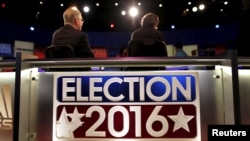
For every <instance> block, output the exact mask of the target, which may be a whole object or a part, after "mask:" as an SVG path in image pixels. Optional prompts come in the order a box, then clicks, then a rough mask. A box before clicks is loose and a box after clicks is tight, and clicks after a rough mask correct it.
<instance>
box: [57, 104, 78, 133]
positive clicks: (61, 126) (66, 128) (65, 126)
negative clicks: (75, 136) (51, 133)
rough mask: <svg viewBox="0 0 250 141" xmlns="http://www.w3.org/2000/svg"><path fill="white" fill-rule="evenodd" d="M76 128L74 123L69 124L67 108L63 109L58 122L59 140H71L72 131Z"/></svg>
mask: <svg viewBox="0 0 250 141" xmlns="http://www.w3.org/2000/svg"><path fill="white" fill-rule="evenodd" d="M73 127H75V124H74V123H71V122H69V120H68V117H67V112H66V110H65V107H63V110H62V113H61V115H60V117H59V120H58V121H57V122H56V135H57V137H59V138H71V137H72V135H71V132H70V129H71V128H73Z"/></svg>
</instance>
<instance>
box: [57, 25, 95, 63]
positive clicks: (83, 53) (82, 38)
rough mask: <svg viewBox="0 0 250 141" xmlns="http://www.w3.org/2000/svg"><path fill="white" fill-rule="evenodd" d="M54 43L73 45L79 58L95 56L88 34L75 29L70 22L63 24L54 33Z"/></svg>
mask: <svg viewBox="0 0 250 141" xmlns="http://www.w3.org/2000/svg"><path fill="white" fill-rule="evenodd" d="M52 45H71V46H72V47H73V48H74V50H75V56H76V57H77V58H93V57H94V54H93V52H92V51H91V48H90V45H89V40H88V36H87V34H86V33H84V32H82V31H79V30H76V29H74V28H73V27H72V26H71V25H69V24H66V25H64V26H62V27H61V28H59V29H57V30H56V31H55V32H54V33H53V36H52Z"/></svg>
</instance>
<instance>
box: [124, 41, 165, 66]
mask: <svg viewBox="0 0 250 141" xmlns="http://www.w3.org/2000/svg"><path fill="white" fill-rule="evenodd" d="M167 56H168V52H167V47H166V44H165V42H163V41H160V40H151V39H146V40H131V41H130V42H129V44H128V57H167ZM165 69H166V68H165V67H128V68H127V69H126V70H165Z"/></svg>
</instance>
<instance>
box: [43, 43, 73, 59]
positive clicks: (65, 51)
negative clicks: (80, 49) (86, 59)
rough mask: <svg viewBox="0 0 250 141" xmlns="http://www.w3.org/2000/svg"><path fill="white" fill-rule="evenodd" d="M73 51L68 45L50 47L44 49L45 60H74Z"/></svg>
mask: <svg viewBox="0 0 250 141" xmlns="http://www.w3.org/2000/svg"><path fill="white" fill-rule="evenodd" d="M74 57H75V51H74V48H73V47H72V46H70V45H51V46H48V47H47V48H46V49H45V58H74Z"/></svg>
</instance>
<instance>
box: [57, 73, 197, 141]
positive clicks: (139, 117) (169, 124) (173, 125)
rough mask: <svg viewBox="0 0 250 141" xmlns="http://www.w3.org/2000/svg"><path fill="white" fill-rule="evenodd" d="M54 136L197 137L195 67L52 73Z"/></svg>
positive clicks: (138, 140)
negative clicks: (155, 70) (163, 69)
mask: <svg viewBox="0 0 250 141" xmlns="http://www.w3.org/2000/svg"><path fill="white" fill-rule="evenodd" d="M53 96H54V98H53V102H54V103H53V141H66V140H67V141H78V140H81V141H97V140H98V141H101V140H117V141H118V140H133V141H143V140H154V141H160V140H168V141H180V140H181V141H200V104H199V103H200V100H199V85H198V73H196V72H185V73H184V72H170V71H168V72H139V71H138V72H91V73H90V72H86V73H77V74H76V73H58V74H57V73H56V74H55V77H54V94H53Z"/></svg>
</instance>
